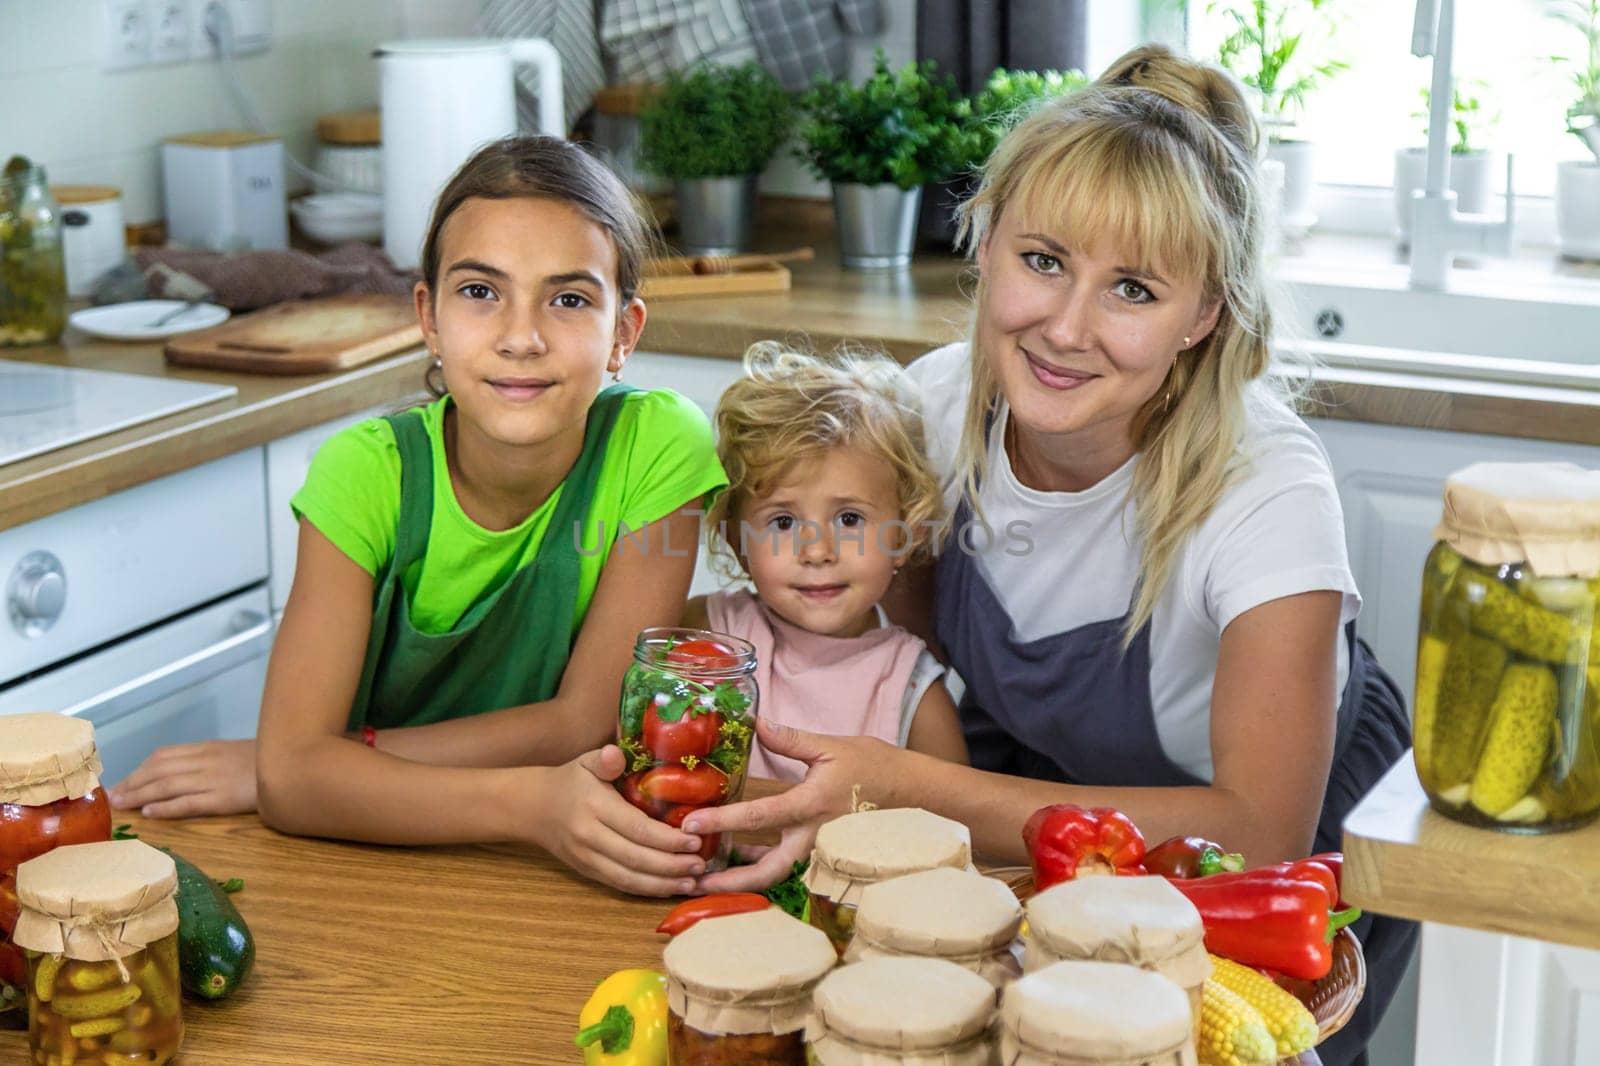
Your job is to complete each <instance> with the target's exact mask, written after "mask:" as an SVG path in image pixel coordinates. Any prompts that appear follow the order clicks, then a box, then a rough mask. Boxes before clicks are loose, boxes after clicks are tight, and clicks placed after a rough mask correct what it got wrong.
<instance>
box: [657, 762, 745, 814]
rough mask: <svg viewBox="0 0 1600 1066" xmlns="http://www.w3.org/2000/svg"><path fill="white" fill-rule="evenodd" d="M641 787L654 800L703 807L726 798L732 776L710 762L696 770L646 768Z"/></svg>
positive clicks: (665, 767)
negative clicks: (725, 794) (729, 779)
mask: <svg viewBox="0 0 1600 1066" xmlns="http://www.w3.org/2000/svg"><path fill="white" fill-rule="evenodd" d="M637 787H638V789H639V794H640V795H641V796H643V797H644V798H645V799H647V800H650V801H653V802H663V803H667V804H678V805H686V806H691V807H702V806H705V805H706V804H709V803H716V802H718V801H719V800H721V799H722V794H723V792H724V791H725V790H726V789H727V787H728V778H727V775H725V774H724V773H723V772H722V771H721V770H718V769H717V768H716V767H715V766H711V765H708V764H706V763H701V764H700V765H699V766H696V767H695V768H694V769H693V770H691V769H689V768H688V767H687V766H658V767H656V768H655V769H654V770H646V771H645V772H644V777H643V778H641V779H640V780H639V783H638V786H637ZM656 817H658V818H659V817H661V815H657V816H656Z"/></svg>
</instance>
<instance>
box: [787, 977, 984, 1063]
mask: <svg viewBox="0 0 1600 1066" xmlns="http://www.w3.org/2000/svg"><path fill="white" fill-rule="evenodd" d="M811 1007H812V1011H811V1019H810V1021H809V1022H807V1023H806V1043H807V1045H809V1046H810V1048H811V1049H812V1051H813V1052H814V1053H815V1054H816V1057H817V1060H818V1061H819V1062H821V1063H822V1064H823V1066H871V1064H877V1063H881V1062H884V1061H887V1059H886V1056H892V1061H895V1062H915V1063H939V1064H941V1066H967V1064H969V1063H970V1064H971V1066H985V1064H987V1063H988V1062H989V1061H990V1058H989V1055H990V1052H989V1048H988V1046H987V1043H986V1037H987V1031H988V1026H989V1023H990V1021H991V1020H992V1018H993V1016H994V988H993V986H991V985H990V984H989V982H988V981H985V980H984V979H983V978H981V977H979V976H978V975H977V974H975V973H973V972H972V971H971V970H968V969H965V968H963V967H961V966H957V965H956V964H955V963H953V962H946V961H945V960H943V959H927V958H877V959H866V960H863V961H861V962H856V963H852V964H850V965H848V966H841V967H840V968H838V969H837V970H834V971H833V972H832V973H830V974H829V975H828V976H827V977H825V978H823V979H822V982H821V983H820V984H818V985H817V988H816V991H815V992H813V993H812V995H811Z"/></svg>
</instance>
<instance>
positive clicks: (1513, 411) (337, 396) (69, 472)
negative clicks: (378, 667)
mask: <svg viewBox="0 0 1600 1066" xmlns="http://www.w3.org/2000/svg"><path fill="white" fill-rule="evenodd" d="M762 210H763V221H762V225H761V226H760V228H759V229H758V233H760V234H761V237H760V241H759V247H760V248H761V249H763V250H776V249H783V248H792V247H795V246H798V245H802V244H809V245H812V246H814V247H815V248H816V249H817V258H816V260H815V261H813V262H810V263H797V264H791V268H792V270H793V272H794V284H793V288H792V290H791V291H789V292H786V293H779V294H774V295H744V296H719V297H715V298H703V299H692V300H661V301H657V302H656V303H654V304H653V305H652V306H651V308H650V313H649V319H648V321H647V323H646V326H645V333H644V337H643V340H642V341H641V343H640V350H642V351H656V352H675V353H680V354H686V355H701V356H714V357H720V358H728V359H734V358H738V357H739V356H740V355H742V354H743V352H744V349H745V348H746V347H747V346H748V345H749V344H750V343H751V342H753V341H757V340H762V339H767V338H778V339H784V340H789V341H795V342H801V343H808V344H810V345H812V346H815V347H818V348H824V349H825V348H830V347H832V346H834V345H836V344H838V343H840V342H845V341H849V342H855V343H860V344H865V345H870V346H874V347H881V348H883V349H885V350H887V351H888V352H890V353H891V354H892V355H894V356H895V357H896V358H898V359H900V360H902V361H909V360H911V359H914V358H915V357H917V356H918V355H920V354H922V353H923V352H925V351H927V350H928V349H930V348H932V347H935V346H937V345H939V344H943V343H946V342H948V341H952V340H957V339H960V338H961V337H963V336H964V335H965V334H966V330H967V319H968V314H969V304H968V301H967V300H966V299H965V297H963V295H962V293H963V292H964V291H970V289H971V287H972V281H971V277H970V275H969V273H968V271H967V267H966V265H965V263H964V262H963V261H961V260H959V259H957V258H955V257H954V256H951V255H949V254H940V253H924V254H919V256H918V257H917V259H916V261H915V263H914V265H913V266H912V267H911V268H910V269H909V270H906V271H902V272H893V273H866V272H846V271H844V270H842V269H840V267H839V263H838V253H837V249H836V248H835V246H834V235H833V228H832V219H831V210H830V209H829V208H828V206H827V205H826V204H821V203H815V204H814V203H810V202H798V203H797V202H795V201H777V202H768V203H765V204H763V208H762ZM0 358H5V359H16V360H24V361H29V362H38V363H47V364H54V365H59V366H73V367H84V368H88V369H97V370H115V371H123V372H126V373H134V374H147V375H158V376H164V377H171V378H177V379H184V380H190V381H204V382H215V383H222V384H231V385H235V386H237V387H238V389H239V393H238V395H237V396H236V397H233V398H231V399H227V400H223V401H219V402H217V403H212V404H208V405H206V406H204V407H200V408H196V409H194V410H190V411H186V412H183V413H181V414H177V415H172V416H170V417H167V418H163V419H160V420H158V421H153V422H147V423H144V424H143V425H140V426H136V427H134V428H131V429H127V430H123V431H121V432H119V433H115V434H110V435H108V436H104V437H99V438H96V439H94V440H90V441H85V442H83V443H81V444H77V445H73V446H72V447H69V448H63V449H60V450H57V451H54V452H50V453H48V454H46V455H41V456H36V457H35V458H32V459H28V460H25V461H23V462H20V463H13V464H9V465H7V466H4V467H0V529H6V528H9V527H12V526H16V525H21V524H22V523H24V522H29V521H32V520H34V519H36V518H42V517H44V516H46V515H49V514H53V513H55V512H57V511H62V510H65V509H67V508H69V507H73V506H76V505H77V504H80V503H86V502H88V501H90V500H94V499H97V498H99V497H102V496H106V495H109V494H111V493H113V492H117V491H120V490H122V489H127V488H131V487H133V486H135V485H138V484H141V483H143V482H146V481H150V480H153V479H155V478H159V477H163V476H165V475H167V474H172V473H176V472H177V471H180V470H183V469H186V468H188V467H191V466H196V465H198V464H200V463H204V462H207V461H209V460H212V459H217V458H220V457H222V456H224V455H227V454H230V453H232V452H235V451H238V450H240V449H242V448H249V447H253V446H258V445H261V444H263V443H266V442H267V441H271V440H274V439H276V438H278V437H282V436H285V435H287V434H290V433H293V432H296V431H298V430H301V429H306V428H309V427H311V426H315V425H318V424H320V423H322V422H326V421H329V420H331V419H334V418H339V417H342V416H348V415H351V414H355V413H357V412H360V411H363V410H366V409H368V408H371V407H374V406H380V405H385V404H394V403H398V402H399V401H401V400H402V399H404V398H406V397H408V396H411V395H414V394H416V393H418V392H419V390H420V388H421V381H422V373H423V370H424V369H425V367H426V362H425V359H424V356H423V353H422V351H421V349H418V350H416V351H414V352H410V353H407V354H403V355H398V356H394V357H391V358H388V359H385V360H382V361H379V362H376V363H373V364H369V365H368V366H366V367H361V368H358V369H356V370H353V371H348V372H344V373H334V374H325V375H311V376H304V377H286V378H277V377H263V376H256V375H246V374H230V373H222V372H212V371H204V370H190V369H183V368H178V367H169V366H167V365H166V363H165V362H164V361H163V359H162V357H161V352H160V348H159V346H158V345H155V344H115V343H106V342H99V341H94V340H91V339H88V338H86V337H84V336H83V335H81V334H78V333H77V332H76V331H73V330H71V329H69V330H68V334H67V336H66V337H65V338H64V343H63V344H60V345H49V346H40V347H33V348H17V349H5V350H0ZM624 377H626V374H624ZM1316 399H1317V406H1316V407H1315V409H1314V410H1313V411H1312V412H1311V413H1312V414H1315V415H1318V416H1321V417H1328V418H1339V419H1349V420H1354V421H1361V422H1376V423H1383V424H1389V425H1400V426H1413V427H1420V428H1427V429H1441V430H1453V431H1457V432H1463V433H1487V434H1499V435H1504V436H1512V437H1527V438H1532V439H1541V440H1555V441H1571V442H1574V443H1582V444H1594V445H1600V392H1586V391H1582V390H1575V389H1572V390H1569V389H1554V388H1536V387H1521V386H1514V385H1502V384H1488V383H1482V382H1472V381H1465V380H1461V381H1457V380H1454V379H1448V378H1435V377H1420V376H1413V375H1402V374H1387V373H1379V372H1372V371H1358V370H1345V369H1333V368H1327V369H1324V370H1321V371H1319V372H1318V375H1317V388H1316Z"/></svg>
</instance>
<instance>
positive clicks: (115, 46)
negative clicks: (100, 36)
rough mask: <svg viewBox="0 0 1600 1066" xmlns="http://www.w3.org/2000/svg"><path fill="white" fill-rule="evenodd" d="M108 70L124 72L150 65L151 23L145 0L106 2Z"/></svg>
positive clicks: (106, 67)
mask: <svg viewBox="0 0 1600 1066" xmlns="http://www.w3.org/2000/svg"><path fill="white" fill-rule="evenodd" d="M105 13H106V17H105V27H106V30H105V32H106V37H105V48H104V50H103V52H102V55H103V56H104V57H105V58H104V61H103V63H102V65H103V66H104V67H105V69H107V70H127V69H128V68H129V67H140V66H144V65H145V64H146V63H148V62H150V21H149V18H148V17H147V16H146V15H145V4H144V0H105Z"/></svg>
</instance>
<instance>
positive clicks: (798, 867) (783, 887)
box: [764, 859, 811, 922]
mask: <svg viewBox="0 0 1600 1066" xmlns="http://www.w3.org/2000/svg"><path fill="white" fill-rule="evenodd" d="M808 862H809V860H806V859H801V860H800V861H799V862H797V863H795V864H794V869H793V870H791V871H790V872H789V876H788V877H785V878H784V879H783V880H782V881H779V882H778V883H777V884H775V885H773V886H772V887H771V888H769V889H767V891H766V892H765V893H764V895H765V896H766V897H767V898H768V899H770V900H771V901H772V904H773V906H775V907H781V908H782V909H783V910H785V911H787V912H788V913H789V914H790V915H791V916H793V917H795V918H798V919H800V920H801V921H802V922H803V921H805V920H806V918H807V911H809V910H810V907H811V890H810V889H808V888H807V887H806V883H805V882H804V881H803V880H801V875H802V874H804V873H805V872H806V866H807V864H808Z"/></svg>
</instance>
